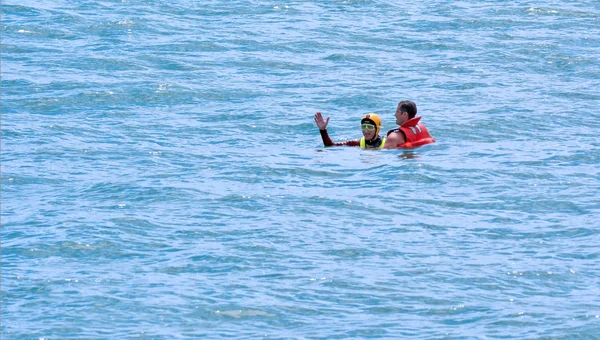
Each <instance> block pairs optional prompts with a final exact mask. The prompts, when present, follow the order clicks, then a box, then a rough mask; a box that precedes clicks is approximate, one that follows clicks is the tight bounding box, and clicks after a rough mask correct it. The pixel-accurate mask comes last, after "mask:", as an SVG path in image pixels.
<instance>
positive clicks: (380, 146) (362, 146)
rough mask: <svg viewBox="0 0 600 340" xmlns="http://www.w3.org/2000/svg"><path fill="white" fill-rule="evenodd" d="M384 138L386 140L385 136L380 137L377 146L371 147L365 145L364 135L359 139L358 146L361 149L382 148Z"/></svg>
mask: <svg viewBox="0 0 600 340" xmlns="http://www.w3.org/2000/svg"><path fill="white" fill-rule="evenodd" d="M385 140H386V138H382V139H381V144H379V146H375V147H372V146H370V145H367V140H366V139H365V137H363V138H361V139H360V148H361V149H376V148H379V149H383V146H384V145H385Z"/></svg>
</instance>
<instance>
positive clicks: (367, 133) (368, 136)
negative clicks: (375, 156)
mask: <svg viewBox="0 0 600 340" xmlns="http://www.w3.org/2000/svg"><path fill="white" fill-rule="evenodd" d="M329 118H330V117H327V119H323V115H322V114H321V112H317V113H315V123H317V127H319V131H320V132H321V138H322V139H323V145H325V146H360V147H361V149H382V148H383V147H384V145H385V143H386V142H385V138H381V137H380V136H379V131H381V118H379V116H378V115H377V114H375V113H369V114H366V115H364V116H363V117H362V119H361V120H360V127H361V129H362V133H363V137H362V138H361V139H355V140H349V141H345V142H340V143H334V142H332V141H331V138H329V134H328V133H327V124H329Z"/></svg>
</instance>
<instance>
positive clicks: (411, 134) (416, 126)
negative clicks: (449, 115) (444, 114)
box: [384, 100, 435, 149]
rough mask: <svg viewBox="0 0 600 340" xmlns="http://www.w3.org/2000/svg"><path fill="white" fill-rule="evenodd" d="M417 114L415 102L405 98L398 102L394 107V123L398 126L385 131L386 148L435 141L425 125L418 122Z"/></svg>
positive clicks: (407, 146) (405, 146)
mask: <svg viewBox="0 0 600 340" xmlns="http://www.w3.org/2000/svg"><path fill="white" fill-rule="evenodd" d="M416 115H417V104H415V103H413V102H411V101H409V100H405V101H401V102H400V103H398V108H397V109H396V114H395V116H396V124H398V125H400V127H399V128H396V129H393V130H390V131H388V132H387V140H386V142H385V146H384V148H386V149H396V148H398V149H407V148H415V147H418V146H421V145H425V144H429V143H435V139H433V137H431V135H430V134H429V131H427V128H426V127H425V125H423V124H422V123H420V122H419V121H420V120H421V117H415V116H416Z"/></svg>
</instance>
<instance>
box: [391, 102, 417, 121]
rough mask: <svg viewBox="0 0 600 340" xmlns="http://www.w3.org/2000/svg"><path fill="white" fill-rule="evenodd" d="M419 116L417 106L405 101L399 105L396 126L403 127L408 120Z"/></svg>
mask: <svg viewBox="0 0 600 340" xmlns="http://www.w3.org/2000/svg"><path fill="white" fill-rule="evenodd" d="M416 115H417V104H415V103H413V102H411V101H410V100H404V101H401V102H400V103H398V108H397V109H396V114H395V116H396V124H398V125H400V126H402V124H404V123H406V121H407V120H409V119H412V118H415V116H416Z"/></svg>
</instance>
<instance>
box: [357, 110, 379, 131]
mask: <svg viewBox="0 0 600 340" xmlns="http://www.w3.org/2000/svg"><path fill="white" fill-rule="evenodd" d="M365 121H366V122H369V123H373V124H374V125H375V126H376V127H377V128H376V129H375V134H376V135H378V134H379V131H380V130H381V128H382V126H381V118H379V115H378V114H376V113H373V112H371V113H367V114H366V115H364V116H363V117H362V119H361V120H360V123H361V124H364V123H365Z"/></svg>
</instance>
